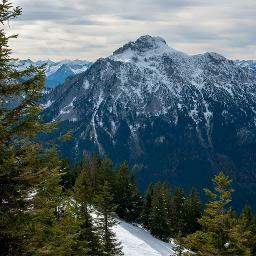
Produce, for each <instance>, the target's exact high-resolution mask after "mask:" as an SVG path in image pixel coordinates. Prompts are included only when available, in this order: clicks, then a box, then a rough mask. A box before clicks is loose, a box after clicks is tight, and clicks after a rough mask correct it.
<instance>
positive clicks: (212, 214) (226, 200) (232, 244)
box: [186, 172, 252, 256]
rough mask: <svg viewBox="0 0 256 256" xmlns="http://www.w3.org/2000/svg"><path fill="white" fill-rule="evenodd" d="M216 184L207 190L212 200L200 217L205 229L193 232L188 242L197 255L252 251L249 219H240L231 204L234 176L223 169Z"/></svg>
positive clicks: (214, 180)
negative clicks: (226, 174)
mask: <svg viewBox="0 0 256 256" xmlns="http://www.w3.org/2000/svg"><path fill="white" fill-rule="evenodd" d="M213 184H214V191H211V190H209V189H206V190H205V192H206V193H207V195H209V196H210V197H211V200H210V201H209V202H208V203H207V205H206V209H205V210H204V213H203V215H202V217H201V218H200V219H199V223H200V224H201V226H202V230H201V231H197V232H195V233H194V234H192V235H189V236H188V237H187V238H186V245H187V246H188V247H189V248H190V249H191V250H192V251H194V252H195V253H196V254H195V255H202V256H212V255H220V256H221V255H223V256H224V255H225V256H227V255H246V256H247V255H252V248H251V246H250V245H249V243H250V241H252V238H251V231H250V230H248V228H247V227H246V224H245V223H246V221H244V220H242V219H241V220H237V219H236V218H235V217H234V214H233V213H232V211H231V209H230V207H229V204H230V203H231V201H232V199H231V195H232V192H233V189H232V188H230V185H231V179H230V178H229V177H227V176H225V174H224V173H223V172H221V173H220V174H218V175H216V176H215V178H214V179H213ZM191 255H194V254H191Z"/></svg>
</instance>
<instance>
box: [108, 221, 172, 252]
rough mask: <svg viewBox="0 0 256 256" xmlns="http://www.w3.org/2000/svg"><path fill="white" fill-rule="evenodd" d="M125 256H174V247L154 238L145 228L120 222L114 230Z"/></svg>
mask: <svg viewBox="0 0 256 256" xmlns="http://www.w3.org/2000/svg"><path fill="white" fill-rule="evenodd" d="M113 231H114V232H115V233H116V235H117V238H118V239H119V241H120V242H121V243H122V246H123V253H124V255H125V256H174V255H175V252H174V251H173V245H171V244H170V243H165V242H163V241H161V240H159V239H157V238H155V237H153V236H152V235H151V234H150V233H149V232H148V231H146V230H144V229H143V228H140V227H137V226H134V225H131V224H129V223H126V222H124V221H121V220H118V224H117V225H116V226H115V227H114V228H113Z"/></svg>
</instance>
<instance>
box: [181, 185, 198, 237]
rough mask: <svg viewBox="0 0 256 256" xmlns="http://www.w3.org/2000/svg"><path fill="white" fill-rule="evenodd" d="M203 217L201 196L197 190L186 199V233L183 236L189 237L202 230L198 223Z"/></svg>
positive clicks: (193, 190)
mask: <svg viewBox="0 0 256 256" xmlns="http://www.w3.org/2000/svg"><path fill="white" fill-rule="evenodd" d="M200 217H201V203H200V198H199V195H198V193H197V191H196V189H195V188H193V189H192V191H191V193H190V195H189V196H188V197H187V198H186V199H185V202H184V218H185V220H184V223H185V226H184V233H183V235H188V234H192V233H194V232H196V231H197V230H199V229H200V225H199V223H198V220H199V218H200Z"/></svg>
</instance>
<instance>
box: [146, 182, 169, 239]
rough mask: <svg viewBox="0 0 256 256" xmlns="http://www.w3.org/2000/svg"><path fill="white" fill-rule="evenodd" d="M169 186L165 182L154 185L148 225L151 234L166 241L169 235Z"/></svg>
mask: <svg viewBox="0 0 256 256" xmlns="http://www.w3.org/2000/svg"><path fill="white" fill-rule="evenodd" d="M168 213H169V188H168V185H167V184H161V183H157V184H155V186H154V190H153V197H152V204H151V209H150V214H149V226H150V231H151V233H152V235H154V236H156V237H158V238H160V239H162V240H164V241H167V240H168V238H169V235H170V229H169V225H168Z"/></svg>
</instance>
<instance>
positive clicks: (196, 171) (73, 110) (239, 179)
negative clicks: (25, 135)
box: [45, 36, 256, 204]
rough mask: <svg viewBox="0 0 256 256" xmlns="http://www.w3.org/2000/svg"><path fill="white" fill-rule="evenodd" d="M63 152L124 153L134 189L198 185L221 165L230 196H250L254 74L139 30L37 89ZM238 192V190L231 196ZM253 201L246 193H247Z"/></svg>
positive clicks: (255, 166) (255, 158) (255, 187)
mask: <svg viewBox="0 0 256 256" xmlns="http://www.w3.org/2000/svg"><path fill="white" fill-rule="evenodd" d="M45 106H46V109H45V116H46V118H47V120H52V119H61V120H62V121H63V123H62V124H61V127H60V133H64V131H65V130H67V129H70V128H72V129H73V131H74V138H73V139H72V140H71V141H70V142H65V143H63V144H62V145H61V148H62V150H63V153H64V154H66V155H67V156H69V157H70V159H72V160H74V159H78V158H80V157H81V156H82V155H83V153H85V152H88V151H89V152H92V151H98V152H100V153H101V154H108V155H110V157H111V158H112V159H113V160H114V161H115V162H116V163H118V162H120V161H122V160H128V162H129V163H130V164H131V165H132V166H133V169H134V172H135V173H136V175H137V177H138V181H139V182H140V184H141V186H142V188H143V187H144V186H145V185H146V184H147V183H148V182H150V181H154V180H157V179H161V180H163V179H167V180H169V181H170V182H171V183H173V184H176V185H183V186H187V187H191V186H193V185H194V186H198V187H203V186H205V185H207V182H208V181H209V180H210V177H211V176H212V175H213V174H215V173H216V172H218V171H220V170H224V171H225V172H226V173H227V174H229V175H231V176H232V177H233V179H234V184H235V186H236V189H237V190H238V192H237V193H236V194H237V195H236V198H237V199H240V200H236V202H241V203H244V201H243V200H244V199H245V198H249V200H250V201H251V203H255V204H256V202H255V199H254V198H255V196H256V75H255V72H254V71H253V69H251V68H247V67H244V66H243V65H240V64H238V63H237V62H234V61H231V60H228V59H226V58H225V57H223V56H221V55H219V54H217V53H204V54H198V55H187V54H185V53H182V52H179V51H176V50H174V49H172V48H170V47H169V46H168V45H167V44H166V42H165V41H164V40H163V39H162V38H159V37H151V36H143V37H140V38H139V39H138V40H137V41H135V42H130V43H128V44H126V45H124V46H123V47H121V48H120V49H118V50H117V51H115V52H114V53H113V55H111V56H110V57H107V58H102V59H99V60H98V61H96V63H94V64H93V65H92V66H91V67H90V68H89V69H88V70H87V71H86V72H84V73H82V74H79V75H77V76H75V77H73V78H70V79H67V80H66V82H65V84H64V86H62V87H59V88H57V89H56V90H54V91H53V92H52V93H50V94H49V95H47V96H46V99H45ZM239 196H240V198H239ZM253 200H254V202H253Z"/></svg>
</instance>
